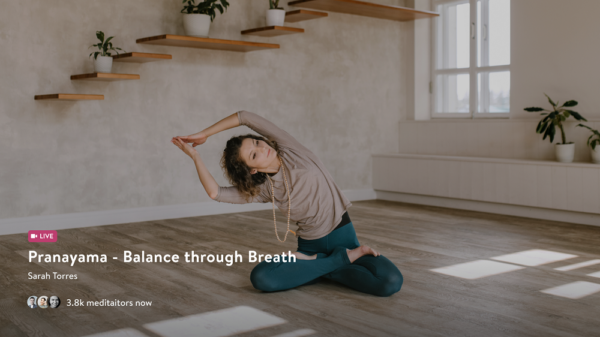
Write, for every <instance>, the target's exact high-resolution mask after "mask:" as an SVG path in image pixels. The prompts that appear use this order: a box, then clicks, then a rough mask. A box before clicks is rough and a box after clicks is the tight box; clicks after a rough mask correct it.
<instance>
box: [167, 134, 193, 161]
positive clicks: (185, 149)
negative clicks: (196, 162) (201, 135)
mask: <svg viewBox="0 0 600 337" xmlns="http://www.w3.org/2000/svg"><path fill="white" fill-rule="evenodd" d="M171 143H173V144H175V146H177V147H178V148H179V149H181V151H183V152H184V153H185V154H187V155H188V156H190V158H192V159H194V157H195V156H197V155H198V151H196V149H195V148H193V147H192V146H191V145H190V144H188V143H186V142H184V141H183V140H182V139H181V138H180V137H173V139H171Z"/></svg>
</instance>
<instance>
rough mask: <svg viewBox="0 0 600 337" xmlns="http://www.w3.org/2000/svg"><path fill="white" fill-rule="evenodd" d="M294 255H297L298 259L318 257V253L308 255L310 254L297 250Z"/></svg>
mask: <svg viewBox="0 0 600 337" xmlns="http://www.w3.org/2000/svg"><path fill="white" fill-rule="evenodd" d="M293 255H296V258H297V259H298V260H314V259H316V258H317V254H315V255H311V256H308V255H304V254H302V253H300V252H295V253H293Z"/></svg>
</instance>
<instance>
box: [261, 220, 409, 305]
mask: <svg viewBox="0 0 600 337" xmlns="http://www.w3.org/2000/svg"><path fill="white" fill-rule="evenodd" d="M299 254H303V255H304V257H301V255H299ZM295 255H296V256H297V257H298V258H297V260H296V262H278V263H274V262H266V261H263V262H261V263H259V264H258V265H257V266H256V267H255V268H254V269H253V270H252V273H251V274H250V280H251V282H252V285H254V287H255V288H256V289H259V290H262V291H267V292H272V291H280V290H287V289H291V288H295V287H297V286H300V285H304V284H307V283H309V284H312V283H316V282H317V281H318V280H319V278H320V277H323V278H326V279H330V280H333V281H336V282H339V283H341V284H344V285H346V286H347V287H350V288H352V289H354V290H357V291H360V292H364V293H367V294H372V295H376V296H390V295H392V294H394V293H396V292H398V291H399V290H400V288H401V287H402V282H403V277H402V274H401V273H400V271H399V270H398V268H397V267H396V266H395V265H394V264H393V263H392V262H391V261H390V260H389V259H387V258H386V257H385V256H382V255H380V254H379V253H377V252H376V251H374V250H372V249H371V248H369V247H368V246H359V244H358V239H357V238H356V233H355V232H354V227H353V225H352V223H350V224H348V225H346V226H344V227H342V228H339V229H337V230H335V231H333V232H332V233H330V234H329V235H327V236H325V237H324V238H320V239H317V240H303V239H301V238H299V239H298V252H297V253H296V254H295ZM306 258H308V259H306Z"/></svg>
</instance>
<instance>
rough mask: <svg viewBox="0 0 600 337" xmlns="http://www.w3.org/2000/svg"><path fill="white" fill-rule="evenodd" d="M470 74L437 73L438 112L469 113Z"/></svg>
mask: <svg viewBox="0 0 600 337" xmlns="http://www.w3.org/2000/svg"><path fill="white" fill-rule="evenodd" d="M469 86H470V84H469V74H457V75H455V74H452V75H437V78H436V88H437V92H436V104H435V106H436V112H441V113H444V112H464V113H469Z"/></svg>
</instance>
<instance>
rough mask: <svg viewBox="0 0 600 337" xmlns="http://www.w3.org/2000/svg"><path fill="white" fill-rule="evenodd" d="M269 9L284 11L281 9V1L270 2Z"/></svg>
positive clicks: (273, 0) (272, 0) (270, 0)
mask: <svg viewBox="0 0 600 337" xmlns="http://www.w3.org/2000/svg"><path fill="white" fill-rule="evenodd" d="M269 9H283V8H281V7H279V0H269Z"/></svg>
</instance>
